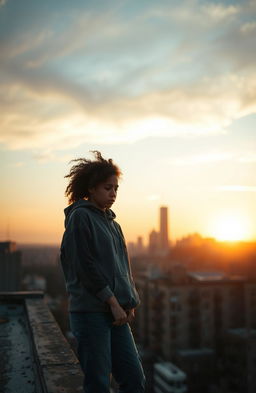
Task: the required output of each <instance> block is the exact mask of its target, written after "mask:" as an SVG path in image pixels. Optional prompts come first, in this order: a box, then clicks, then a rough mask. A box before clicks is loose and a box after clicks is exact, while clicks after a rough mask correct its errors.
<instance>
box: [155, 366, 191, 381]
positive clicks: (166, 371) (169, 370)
mask: <svg viewBox="0 0 256 393" xmlns="http://www.w3.org/2000/svg"><path fill="white" fill-rule="evenodd" d="M154 369H155V370H156V371H158V372H159V373H160V374H162V375H164V376H166V377H167V378H170V379H171V380H177V381H178V380H184V379H185V378H186V374H185V373H184V372H183V371H182V370H181V369H179V368H178V367H177V366H175V364H173V363H171V362H161V363H155V364H154Z"/></svg>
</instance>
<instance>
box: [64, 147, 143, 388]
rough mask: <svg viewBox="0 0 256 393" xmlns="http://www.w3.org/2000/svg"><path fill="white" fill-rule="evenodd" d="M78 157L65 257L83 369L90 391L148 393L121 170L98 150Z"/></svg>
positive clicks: (69, 188) (72, 319)
mask: <svg viewBox="0 0 256 393" xmlns="http://www.w3.org/2000/svg"><path fill="white" fill-rule="evenodd" d="M93 153H94V155H95V159H94V160H89V159H85V158H81V159H77V160H73V161H75V164H74V165H73V166H72V168H71V170H70V172H69V174H68V175H67V176H65V177H67V178H69V183H68V186H67V188H66V192H65V195H66V196H67V197H68V201H69V206H68V207H67V208H66V209H65V210H64V212H65V232H64V235H63V239H62V243H61V264H62V268H63V272H64V276H65V280H66V288H67V292H68V295H69V317H70V326H71V330H72V333H73V334H74V336H75V337H76V340H77V351H78V358H79V361H80V364H81V367H82V370H83V372H84V375H85V377H84V393H109V391H110V378H111V374H112V375H113V376H114V378H115V380H116V382H117V383H118V385H119V393H142V392H144V390H145V376H144V373H143V369H142V365H141V361H140V358H139V354H138V351H137V348H136V345H135V343H134V339H133V336H132V332H131V329H130V326H129V324H130V323H131V321H132V320H133V318H134V316H135V313H134V310H135V308H136V307H137V306H138V304H139V302H140V301H139V296H138V293H137V291H136V288H135V285H134V281H133V278H132V273H131V267H130V263H129V258H128V254H127V249H126V244H125V239H124V236H123V233H122V230H121V227H120V225H119V224H118V223H117V222H116V221H115V217H116V216H115V213H114V212H113V211H112V210H111V209H110V208H111V206H112V205H113V203H114V202H115V199H116V196H117V190H118V180H119V178H120V175H121V171H120V169H119V168H118V166H116V165H115V164H114V163H113V161H112V160H111V159H109V160H106V159H104V158H103V157H102V155H101V153H100V152H98V151H94V152H93Z"/></svg>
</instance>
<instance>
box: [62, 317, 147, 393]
mask: <svg viewBox="0 0 256 393" xmlns="http://www.w3.org/2000/svg"><path fill="white" fill-rule="evenodd" d="M69 315H70V326H71V330H72V333H73V335H74V336H75V337H76V340H77V352H78V359H79V361H80V365H81V367H82V370H83V372H84V375H85V378H84V393H109V392H110V376H111V373H112V375H113V376H114V378H115V380H116V382H117V383H118V385H119V393H143V392H144V391H145V376H144V372H143V369H142V365H141V361H140V358H139V354H138V351H137V348H136V345H135V343H134V339H133V336H132V332H131V329H130V326H129V324H128V323H126V324H124V325H122V326H115V325H113V324H112V323H113V321H114V318H113V316H112V314H111V313H110V312H70V314H69Z"/></svg>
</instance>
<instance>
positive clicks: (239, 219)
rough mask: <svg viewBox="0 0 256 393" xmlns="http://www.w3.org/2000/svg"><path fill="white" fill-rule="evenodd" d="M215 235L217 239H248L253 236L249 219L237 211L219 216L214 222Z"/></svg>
mask: <svg viewBox="0 0 256 393" xmlns="http://www.w3.org/2000/svg"><path fill="white" fill-rule="evenodd" d="M213 236H214V237H215V238H216V239H217V240H226V241H239V240H248V239H249V238H250V237H251V233H250V228H249V222H248V219H247V218H246V217H245V216H241V215H239V214H237V213H226V214H223V215H221V216H218V217H217V218H216V219H215V222H214V226H213Z"/></svg>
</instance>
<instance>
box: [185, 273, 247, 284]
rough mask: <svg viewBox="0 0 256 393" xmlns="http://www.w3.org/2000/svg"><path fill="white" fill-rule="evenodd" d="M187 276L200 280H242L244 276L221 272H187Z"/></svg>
mask: <svg viewBox="0 0 256 393" xmlns="http://www.w3.org/2000/svg"><path fill="white" fill-rule="evenodd" d="M188 276H189V277H191V278H192V279H194V280H196V281H200V282H216V281H217V282H220V281H233V282H234V281H244V280H245V277H244V276H229V275H227V274H225V273H223V272H188Z"/></svg>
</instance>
